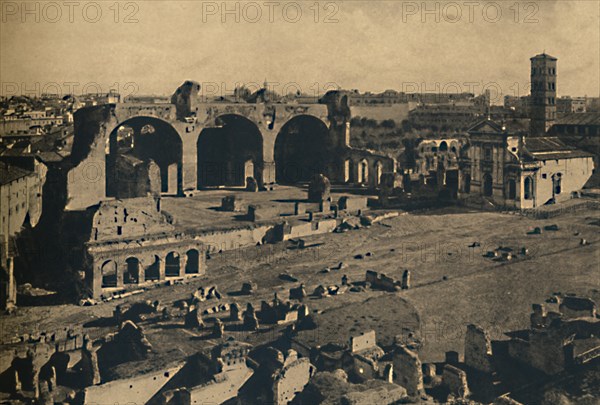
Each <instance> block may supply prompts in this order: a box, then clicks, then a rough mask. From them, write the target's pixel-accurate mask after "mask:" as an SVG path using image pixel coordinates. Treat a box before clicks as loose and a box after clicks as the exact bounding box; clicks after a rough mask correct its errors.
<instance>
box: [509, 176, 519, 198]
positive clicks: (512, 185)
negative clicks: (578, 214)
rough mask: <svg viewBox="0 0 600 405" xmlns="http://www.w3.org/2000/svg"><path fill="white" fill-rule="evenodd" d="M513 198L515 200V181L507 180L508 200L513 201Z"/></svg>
mask: <svg viewBox="0 0 600 405" xmlns="http://www.w3.org/2000/svg"><path fill="white" fill-rule="evenodd" d="M515 198H517V184H516V182H515V179H509V180H508V199H509V200H514V199H515Z"/></svg>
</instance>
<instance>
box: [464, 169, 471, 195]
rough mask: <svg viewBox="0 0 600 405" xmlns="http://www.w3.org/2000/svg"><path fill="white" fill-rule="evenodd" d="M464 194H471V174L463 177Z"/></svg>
mask: <svg viewBox="0 0 600 405" xmlns="http://www.w3.org/2000/svg"><path fill="white" fill-rule="evenodd" d="M463 192H464V193H466V194H469V193H470V192H471V173H466V174H465V175H464V177H463Z"/></svg>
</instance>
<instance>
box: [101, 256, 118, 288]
mask: <svg viewBox="0 0 600 405" xmlns="http://www.w3.org/2000/svg"><path fill="white" fill-rule="evenodd" d="M100 271H101V273H102V288H108V287H116V286H117V263H116V262H115V261H114V260H107V261H105V262H104V263H103V264H102V267H101V268H100Z"/></svg>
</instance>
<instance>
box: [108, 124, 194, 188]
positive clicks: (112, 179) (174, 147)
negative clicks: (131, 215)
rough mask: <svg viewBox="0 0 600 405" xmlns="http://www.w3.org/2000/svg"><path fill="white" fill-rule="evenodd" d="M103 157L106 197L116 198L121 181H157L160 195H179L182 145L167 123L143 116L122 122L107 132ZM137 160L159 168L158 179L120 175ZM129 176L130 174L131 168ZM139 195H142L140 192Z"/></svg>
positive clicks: (177, 134)
mask: <svg viewBox="0 0 600 405" xmlns="http://www.w3.org/2000/svg"><path fill="white" fill-rule="evenodd" d="M107 154H108V155H107V157H106V193H107V195H108V196H111V197H119V192H120V190H121V189H122V187H123V184H121V183H123V182H136V183H142V182H143V183H146V182H147V183H148V184H150V183H155V182H156V181H159V180H160V192H161V193H164V194H181V193H182V192H183V185H182V182H183V172H182V167H183V163H182V159H183V142H182V140H181V137H180V136H179V133H178V132H177V130H176V129H175V128H174V127H173V126H172V125H171V124H169V123H168V122H166V121H163V120H161V119H159V118H155V117H144V116H140V117H133V118H130V119H128V120H125V121H124V122H122V123H121V124H120V125H119V126H118V127H117V128H115V129H114V130H113V131H112V132H111V134H110V136H109V140H108V148H107ZM137 161H142V162H145V163H146V164H149V163H150V161H152V162H154V163H155V164H156V165H157V166H158V168H159V171H160V179H150V178H136V177H134V178H132V176H135V174H130V173H127V172H125V173H123V172H121V170H123V168H124V167H126V168H127V167H131V168H133V167H134V166H135V165H136V162H137ZM126 170H127V169H126ZM131 173H134V170H133V169H131ZM135 173H137V172H135ZM127 174H129V175H127ZM146 176H148V175H146ZM148 177H149V176H148ZM140 194H143V195H146V193H145V191H144V190H143V189H142V190H141V191H140Z"/></svg>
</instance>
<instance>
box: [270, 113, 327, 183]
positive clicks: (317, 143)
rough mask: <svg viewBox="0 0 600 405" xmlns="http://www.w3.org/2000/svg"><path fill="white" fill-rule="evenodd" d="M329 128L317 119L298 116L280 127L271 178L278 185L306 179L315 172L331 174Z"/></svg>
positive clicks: (308, 116) (309, 116)
mask: <svg viewBox="0 0 600 405" xmlns="http://www.w3.org/2000/svg"><path fill="white" fill-rule="evenodd" d="M331 150H332V145H331V141H330V139H329V129H328V128H327V125H325V123H324V122H323V121H321V120H320V119H319V118H317V117H314V116H312V115H299V116H296V117H294V118H292V119H291V120H289V121H288V122H286V123H285V125H284V126H283V127H282V128H281V130H280V131H279V133H278V134H277V139H276V140H275V180H276V181H277V182H278V183H281V184H294V183H301V182H308V181H310V179H312V177H313V176H314V175H316V174H319V173H323V174H324V175H326V176H328V177H331V174H330V173H329V170H328V169H329V167H330V166H332V163H333V162H332V161H331V157H330V153H329V152H330V151H331Z"/></svg>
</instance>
